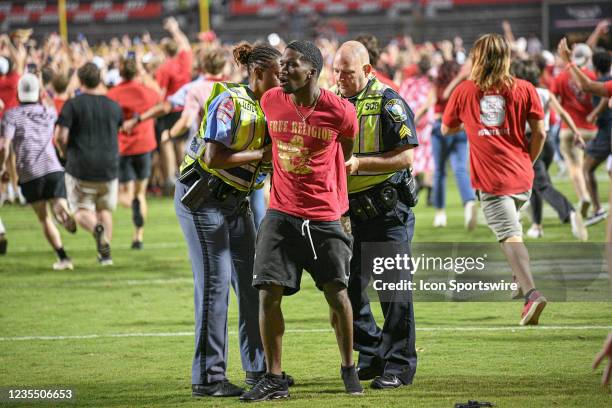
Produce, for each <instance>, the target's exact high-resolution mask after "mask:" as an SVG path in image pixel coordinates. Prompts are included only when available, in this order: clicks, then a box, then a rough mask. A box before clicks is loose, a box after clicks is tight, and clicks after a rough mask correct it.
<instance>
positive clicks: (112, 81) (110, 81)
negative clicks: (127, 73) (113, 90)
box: [104, 68, 121, 86]
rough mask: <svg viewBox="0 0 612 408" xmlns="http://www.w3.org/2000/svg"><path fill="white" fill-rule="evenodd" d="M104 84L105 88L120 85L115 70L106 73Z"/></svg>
mask: <svg viewBox="0 0 612 408" xmlns="http://www.w3.org/2000/svg"><path fill="white" fill-rule="evenodd" d="M104 83H105V84H106V86H115V85H119V84H120V83H121V75H120V74H119V70H118V69H117V68H113V69H111V70H109V71H108V72H107V73H106V76H105V77H104Z"/></svg>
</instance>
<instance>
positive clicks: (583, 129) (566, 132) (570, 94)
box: [551, 44, 597, 219]
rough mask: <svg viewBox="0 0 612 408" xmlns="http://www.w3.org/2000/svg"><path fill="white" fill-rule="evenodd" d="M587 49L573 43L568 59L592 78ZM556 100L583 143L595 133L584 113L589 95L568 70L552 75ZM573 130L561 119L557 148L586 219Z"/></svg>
mask: <svg viewBox="0 0 612 408" xmlns="http://www.w3.org/2000/svg"><path fill="white" fill-rule="evenodd" d="M591 54H592V52H591V49H590V48H589V46H588V45H586V44H576V45H575V46H574V50H573V54H572V57H571V58H572V61H574V63H575V64H576V65H577V66H579V67H580V70H581V71H582V72H583V73H584V74H585V75H587V76H588V77H589V78H590V79H593V80H594V79H596V76H595V73H594V72H592V71H591V70H589V69H587V68H586V65H587V64H588V62H589V61H590V60H591ZM551 90H552V91H553V92H554V93H555V94H556V95H557V96H558V97H559V99H560V102H561V106H562V107H563V109H565V110H566V111H567V113H569V115H570V117H571V118H572V120H573V121H574V123H575V124H576V126H577V127H578V130H580V133H581V134H582V137H583V138H584V140H585V141H586V142H588V141H590V140H591V139H593V138H594V137H595V135H596V134H597V126H596V125H595V124H593V123H590V122H589V121H588V120H587V116H588V115H589V113H591V111H593V104H592V102H591V96H590V95H588V94H587V93H586V92H583V91H581V90H580V87H579V86H578V84H577V83H576V81H575V80H574V79H573V78H572V75H571V73H570V72H568V71H567V70H566V71H563V72H562V73H561V74H559V75H558V76H557V77H556V78H555V82H554V86H553V88H552V89H551ZM574 137H575V135H574V132H573V131H572V130H571V129H569V128H568V126H567V124H566V123H565V122H561V133H560V134H559V141H560V146H559V148H560V150H561V154H562V156H563V159H564V160H565V163H566V164H567V170H568V173H569V176H570V179H571V181H572V184H573V186H574V190H575V191H576V195H577V196H578V199H579V200H580V212H581V214H582V217H583V218H585V219H586V217H587V215H588V210H589V207H590V206H591V198H590V196H589V192H588V190H587V187H586V182H585V179H584V173H583V171H582V168H583V165H584V151H583V150H582V149H581V148H580V147H579V146H577V145H576V144H575V143H574Z"/></svg>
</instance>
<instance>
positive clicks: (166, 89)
mask: <svg viewBox="0 0 612 408" xmlns="http://www.w3.org/2000/svg"><path fill="white" fill-rule="evenodd" d="M164 28H165V29H166V30H167V31H168V32H169V33H170V35H171V36H172V38H164V39H162V41H161V48H162V50H163V51H164V54H165V55H166V61H165V62H164V63H163V64H162V65H161V66H160V67H159V68H158V69H157V72H156V73H155V79H156V80H157V83H158V84H159V87H160V88H161V93H162V97H163V98H167V97H169V96H171V95H173V94H174V93H175V92H176V91H178V90H179V89H180V88H181V87H182V86H183V85H185V84H187V83H188V82H191V68H192V62H193V52H192V51H191V46H190V44H189V40H188V39H187V37H186V36H185V34H184V33H183V32H182V31H181V29H180V27H179V25H178V23H177V21H176V20H175V19H174V18H172V17H170V18H169V19H167V20H166V22H165V24H164ZM181 111H182V109H181V108H175V109H173V111H172V112H170V113H168V114H167V115H164V116H162V117H160V118H159V119H157V123H156V129H155V130H156V136H157V142H158V145H159V151H160V156H161V163H162V172H163V177H164V179H165V183H166V185H165V186H164V187H165V189H170V188H172V187H173V186H174V176H175V173H176V166H177V165H178V164H179V163H180V160H181V159H182V157H183V152H184V151H185V140H186V139H185V138H183V137H181V138H176V139H173V140H172V142H173V143H162V144H160V141H161V135H162V133H163V132H164V131H165V130H170V129H171V128H172V126H174V124H175V123H176V121H177V120H179V118H180V117H181Z"/></svg>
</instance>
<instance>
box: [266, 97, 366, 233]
mask: <svg viewBox="0 0 612 408" xmlns="http://www.w3.org/2000/svg"><path fill="white" fill-rule="evenodd" d="M260 104H261V108H262V109H263V111H264V113H265V115H266V119H267V121H268V130H269V132H270V137H271V138H272V165H273V168H274V172H273V174H272V190H271V193H270V208H272V209H275V210H278V211H281V212H284V213H287V214H289V215H293V216H295V217H300V218H304V219H308V220H313V221H336V220H338V219H340V216H341V215H342V214H344V213H345V212H346V211H347V210H348V194H347V183H346V170H345V165H344V155H343V152H342V146H341V145H340V142H339V140H340V139H341V138H355V135H356V134H357V132H358V123H357V114H356V113H355V108H354V107H353V105H352V104H351V103H350V102H348V101H346V100H343V99H341V98H340V97H338V96H336V95H334V94H333V93H332V92H330V91H327V90H325V89H321V94H320V96H319V99H318V101H317V103H316V106H315V107H314V110H312V109H313V108H312V107H297V106H296V105H295V104H294V103H293V101H292V99H291V94H288V93H285V92H283V90H282V89H281V88H280V87H278V88H273V89H271V90H269V91H268V92H266V93H265V94H264V95H263V97H262V98H261V102H260ZM297 109H300V112H302V115H308V113H309V112H310V111H311V110H312V113H311V114H310V116H309V117H308V119H307V121H306V123H304V122H303V121H302V118H301V117H300V115H298V113H297Z"/></svg>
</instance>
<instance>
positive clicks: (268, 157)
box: [261, 144, 272, 162]
mask: <svg viewBox="0 0 612 408" xmlns="http://www.w3.org/2000/svg"><path fill="white" fill-rule="evenodd" d="M262 150H263V152H262V155H261V160H262V161H265V162H271V161H272V145H271V144H269V145H266V146H264V147H263V149H262Z"/></svg>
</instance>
